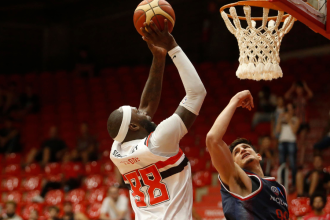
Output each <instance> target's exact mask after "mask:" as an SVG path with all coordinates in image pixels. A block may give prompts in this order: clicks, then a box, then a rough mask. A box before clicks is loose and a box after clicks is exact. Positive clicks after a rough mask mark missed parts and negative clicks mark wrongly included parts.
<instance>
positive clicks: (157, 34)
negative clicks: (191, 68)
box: [141, 19, 178, 51]
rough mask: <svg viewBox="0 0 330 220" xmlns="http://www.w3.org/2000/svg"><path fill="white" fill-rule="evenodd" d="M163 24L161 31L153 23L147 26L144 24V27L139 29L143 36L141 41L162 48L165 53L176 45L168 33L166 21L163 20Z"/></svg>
mask: <svg viewBox="0 0 330 220" xmlns="http://www.w3.org/2000/svg"><path fill="white" fill-rule="evenodd" d="M164 22H165V24H164V30H162V31H161V30H159V29H158V27H157V25H156V24H155V23H154V22H153V21H150V23H149V24H147V23H144V24H143V25H144V27H141V31H142V32H143V35H144V36H143V37H142V39H143V40H144V41H146V42H147V43H150V44H153V45H154V46H156V47H162V48H164V49H165V50H166V51H170V50H172V49H173V48H174V47H176V46H178V45H177V43H176V42H175V39H174V37H173V36H172V35H171V34H170V33H169V32H168V21H167V20H166V19H165V20H164Z"/></svg>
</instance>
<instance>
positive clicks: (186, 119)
mask: <svg viewBox="0 0 330 220" xmlns="http://www.w3.org/2000/svg"><path fill="white" fill-rule="evenodd" d="M175 114H177V115H179V116H180V118H181V119H182V121H183V123H184V124H185V126H186V128H187V130H189V129H190V128H191V126H192V125H193V123H194V121H195V119H196V117H197V115H195V114H194V113H192V112H191V111H189V110H188V109H186V108H185V107H183V106H179V107H178V108H177V109H176V111H175Z"/></svg>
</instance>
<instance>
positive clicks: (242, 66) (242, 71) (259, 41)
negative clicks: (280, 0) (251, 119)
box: [221, 5, 295, 81]
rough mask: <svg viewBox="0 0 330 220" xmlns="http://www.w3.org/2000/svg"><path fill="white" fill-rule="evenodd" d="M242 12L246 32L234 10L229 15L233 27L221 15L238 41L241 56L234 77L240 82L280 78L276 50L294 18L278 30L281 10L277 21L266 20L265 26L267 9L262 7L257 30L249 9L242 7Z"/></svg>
mask: <svg viewBox="0 0 330 220" xmlns="http://www.w3.org/2000/svg"><path fill="white" fill-rule="evenodd" d="M243 9H244V14H245V17H246V21H247V24H248V26H247V27H246V29H244V28H242V27H241V23H240V20H239V18H238V16H237V13H236V9H235V8H234V7H230V9H229V12H230V15H231V16H232V18H233V23H234V25H235V26H233V24H232V23H231V21H230V20H229V18H228V16H227V14H226V13H225V12H224V11H222V12H221V16H222V18H223V19H224V21H225V23H226V26H227V28H228V30H229V31H230V32H231V33H232V34H234V35H235V37H236V38H237V41H238V46H239V51H240V57H239V67H238V69H237V71H236V76H237V77H238V78H240V79H253V80H257V81H259V80H272V79H277V78H279V77H282V76H283V72H282V69H281V67H280V66H279V64H280V57H279V50H280V46H281V42H282V39H283V37H284V35H285V34H287V33H288V32H289V31H290V30H291V28H292V26H293V24H294V22H295V18H294V17H292V16H291V15H289V16H288V17H287V18H286V19H285V20H284V22H283V26H282V28H280V29H278V27H279V25H280V23H281V21H282V18H283V16H284V12H283V11H278V15H277V19H276V21H274V20H269V21H268V26H266V25H267V20H268V13H269V8H263V17H262V25H261V26H260V27H258V28H256V22H255V21H254V20H252V19H251V7H250V6H249V5H245V6H244V8H243Z"/></svg>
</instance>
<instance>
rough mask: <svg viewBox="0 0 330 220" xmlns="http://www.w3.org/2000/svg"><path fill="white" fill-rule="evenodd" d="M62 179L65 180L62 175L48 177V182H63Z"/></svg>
mask: <svg viewBox="0 0 330 220" xmlns="http://www.w3.org/2000/svg"><path fill="white" fill-rule="evenodd" d="M62 178H63V175H62V174H56V175H48V176H46V180H48V181H51V182H61V180H62Z"/></svg>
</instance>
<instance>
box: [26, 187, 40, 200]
mask: <svg viewBox="0 0 330 220" xmlns="http://www.w3.org/2000/svg"><path fill="white" fill-rule="evenodd" d="M37 195H40V190H33V191H28V192H26V193H25V194H24V196H23V202H25V203H31V202H32V199H33V197H35V196H37Z"/></svg>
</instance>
